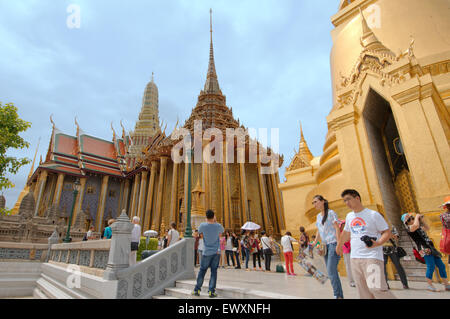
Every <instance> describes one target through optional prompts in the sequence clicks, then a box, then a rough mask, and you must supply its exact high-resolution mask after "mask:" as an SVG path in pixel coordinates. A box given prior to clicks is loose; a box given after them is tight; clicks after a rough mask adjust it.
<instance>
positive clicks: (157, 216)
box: [152, 157, 167, 231]
mask: <svg viewBox="0 0 450 319" xmlns="http://www.w3.org/2000/svg"><path fill="white" fill-rule="evenodd" d="M166 166H167V157H161V169H160V170H159V182H158V193H157V198H156V214H155V220H154V221H152V229H155V228H154V227H157V228H158V230H159V228H160V223H161V220H162V216H161V215H162V208H163V192H164V184H165V181H166ZM155 230H156V229H155ZM158 230H157V231H158Z"/></svg>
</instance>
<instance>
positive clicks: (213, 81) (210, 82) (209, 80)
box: [204, 9, 221, 93]
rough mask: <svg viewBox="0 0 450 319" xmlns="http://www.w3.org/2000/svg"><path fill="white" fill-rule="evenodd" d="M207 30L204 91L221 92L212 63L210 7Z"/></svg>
mask: <svg viewBox="0 0 450 319" xmlns="http://www.w3.org/2000/svg"><path fill="white" fill-rule="evenodd" d="M209 32H210V48H209V64H208V73H207V75H206V83H205V88H204V91H205V92H206V93H221V91H220V87H219V82H218V81H217V74H216V66H215V63H214V49H213V39H212V32H213V31H212V9H209Z"/></svg>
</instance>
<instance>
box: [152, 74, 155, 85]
mask: <svg viewBox="0 0 450 319" xmlns="http://www.w3.org/2000/svg"><path fill="white" fill-rule="evenodd" d="M152 82H153V83H155V72H152Z"/></svg>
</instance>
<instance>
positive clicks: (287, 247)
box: [281, 235, 295, 253]
mask: <svg viewBox="0 0 450 319" xmlns="http://www.w3.org/2000/svg"><path fill="white" fill-rule="evenodd" d="M292 241H295V239H294V238H292V237H291V236H288V235H284V236H283V237H281V246H282V247H283V252H284V253H287V252H289V251H292V244H291V242H292Z"/></svg>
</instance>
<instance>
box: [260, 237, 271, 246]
mask: <svg viewBox="0 0 450 319" xmlns="http://www.w3.org/2000/svg"><path fill="white" fill-rule="evenodd" d="M261 244H262V248H263V249H268V248H271V247H270V238H269V237H267V236H262V237H261Z"/></svg>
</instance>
